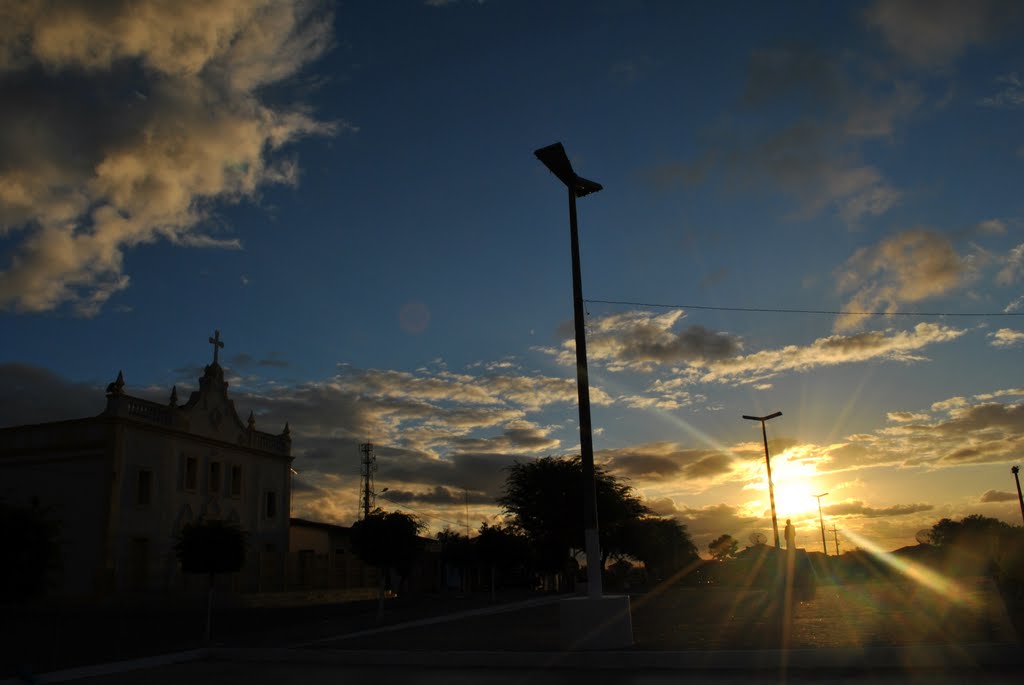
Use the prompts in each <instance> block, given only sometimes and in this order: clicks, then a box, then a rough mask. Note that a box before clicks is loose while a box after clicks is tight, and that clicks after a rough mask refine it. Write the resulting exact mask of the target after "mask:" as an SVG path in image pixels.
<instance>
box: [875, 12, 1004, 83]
mask: <svg viewBox="0 0 1024 685" xmlns="http://www.w3.org/2000/svg"><path fill="white" fill-rule="evenodd" d="M1021 15H1022V12H1021V5H1020V3H1019V2H1015V1H1014V0H971V2H961V1H960V0H876V2H874V3H873V4H872V5H871V7H869V8H868V9H867V11H866V12H865V14H864V16H865V19H866V21H867V23H868V25H869V26H871V27H873V28H875V29H877V30H878V31H879V32H880V33H881V34H882V36H883V37H884V38H885V40H886V42H887V43H888V44H889V48H890V49H891V50H892V51H893V52H895V53H896V54H898V55H900V56H901V57H903V58H905V59H906V60H907V61H908V62H910V63H911V64H913V65H915V66H918V67H942V66H945V65H947V64H949V63H950V62H952V61H954V60H955V59H957V58H958V57H960V56H962V55H963V54H964V53H966V52H967V51H968V50H969V49H970V48H972V47H975V46H979V45H984V44H986V43H989V42H991V41H994V40H998V39H1000V38H1002V37H1006V36H1013V35H1015V31H1016V30H1017V29H1019V27H1020V19H1021Z"/></svg>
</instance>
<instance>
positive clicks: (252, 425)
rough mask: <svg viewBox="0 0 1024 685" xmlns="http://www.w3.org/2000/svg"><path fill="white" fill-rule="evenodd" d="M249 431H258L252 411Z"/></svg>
mask: <svg viewBox="0 0 1024 685" xmlns="http://www.w3.org/2000/svg"><path fill="white" fill-rule="evenodd" d="M249 430H256V417H255V416H253V415H252V411H250V412H249Z"/></svg>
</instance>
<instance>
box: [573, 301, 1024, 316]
mask: <svg viewBox="0 0 1024 685" xmlns="http://www.w3.org/2000/svg"><path fill="white" fill-rule="evenodd" d="M584 302H589V303H590V304H618V305H628V306H631V307H658V308H662V309H705V310H711V311H716V312H762V313H768V314H828V315H842V314H845V315H847V316H973V317H997V316H999V317H1002V316H1024V312H844V311H838V310H832V309H782V308H776V307H711V306H708V305H699V304H660V303H657V302H629V301H625V300H584Z"/></svg>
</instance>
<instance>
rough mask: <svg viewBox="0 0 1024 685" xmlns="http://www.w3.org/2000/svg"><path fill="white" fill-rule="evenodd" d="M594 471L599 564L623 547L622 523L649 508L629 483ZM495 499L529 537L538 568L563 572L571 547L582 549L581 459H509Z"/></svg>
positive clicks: (597, 470)
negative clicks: (599, 551) (506, 470)
mask: <svg viewBox="0 0 1024 685" xmlns="http://www.w3.org/2000/svg"><path fill="white" fill-rule="evenodd" d="M594 475H595V479H596V482H597V513H598V521H599V530H600V536H601V539H600V543H601V550H602V559H601V565H602V568H603V567H604V562H605V561H606V560H607V558H608V557H609V556H617V555H619V554H623V553H625V547H626V535H625V530H626V529H625V526H626V524H627V523H628V522H631V521H635V520H637V519H639V518H642V517H644V516H646V515H647V514H649V513H650V510H648V509H647V507H646V506H644V504H643V503H642V502H641V501H640V498H639V497H637V496H636V495H635V494H633V489H632V488H631V487H629V486H628V485H626V484H624V483H622V482H620V481H619V480H618V479H616V478H615V477H613V476H610V475H608V473H606V472H605V471H604V470H602V469H601V468H600V467H598V468H595V473H594ZM497 501H498V504H499V505H501V507H502V509H503V510H504V511H505V513H506V514H507V515H508V517H509V523H510V524H511V525H512V526H513V527H514V528H515V529H516V530H518V531H521V532H522V533H523V535H525V536H526V538H527V539H528V540H529V543H530V546H531V548H532V550H533V552H534V554H535V557H534V560H535V563H536V565H537V570H539V571H543V572H554V573H564V572H565V571H566V569H567V567H568V566H569V565H571V560H570V558H569V554H570V550H580V549H583V547H584V542H583V465H582V461H581V460H580V458H579V457H578V456H577V457H570V458H562V459H558V458H554V457H544V458H543V459H538V460H536V461H531V462H526V463H519V462H517V463H515V464H513V465H512V466H511V467H509V469H508V476H507V477H506V479H505V491H504V494H503V495H502V496H501V497H499V498H498V500H497Z"/></svg>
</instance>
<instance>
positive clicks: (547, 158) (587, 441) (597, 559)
mask: <svg viewBox="0 0 1024 685" xmlns="http://www.w3.org/2000/svg"><path fill="white" fill-rule="evenodd" d="M533 154H534V155H536V156H537V159H539V160H540V161H541V162H542V163H543V164H544V166H546V167H547V168H548V171H550V172H551V173H553V174H554V175H555V176H557V177H558V180H560V181H561V182H562V183H564V184H565V187H566V188H568V190H569V237H570V240H571V242H572V303H573V322H574V323H575V327H576V390H577V393H578V395H579V406H580V453H581V454H580V457H581V460H582V461H583V539H584V544H585V548H586V555H587V594H588V595H589V596H590V597H600V596H601V549H600V544H599V542H598V535H597V531H598V528H597V482H596V480H595V478H594V441H593V436H592V432H591V427H590V380H589V376H588V374H587V338H586V333H585V332H584V318H583V285H582V277H581V275H580V239H579V232H578V230H577V228H576V198H577V197H584V196H585V195H590V194H591V193H596V192H597V191H599V190H601V184H600V183H594V182H593V181H588V180H587V179H585V178H581V177H579V176H577V175H576V172H575V171H573V170H572V164H570V162H569V157H568V155H566V154H565V148H563V147H562V144H561V143H555V144H554V145H548V146H547V147H542V148H541V149H539V150H535V151H534V153H533Z"/></svg>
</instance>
